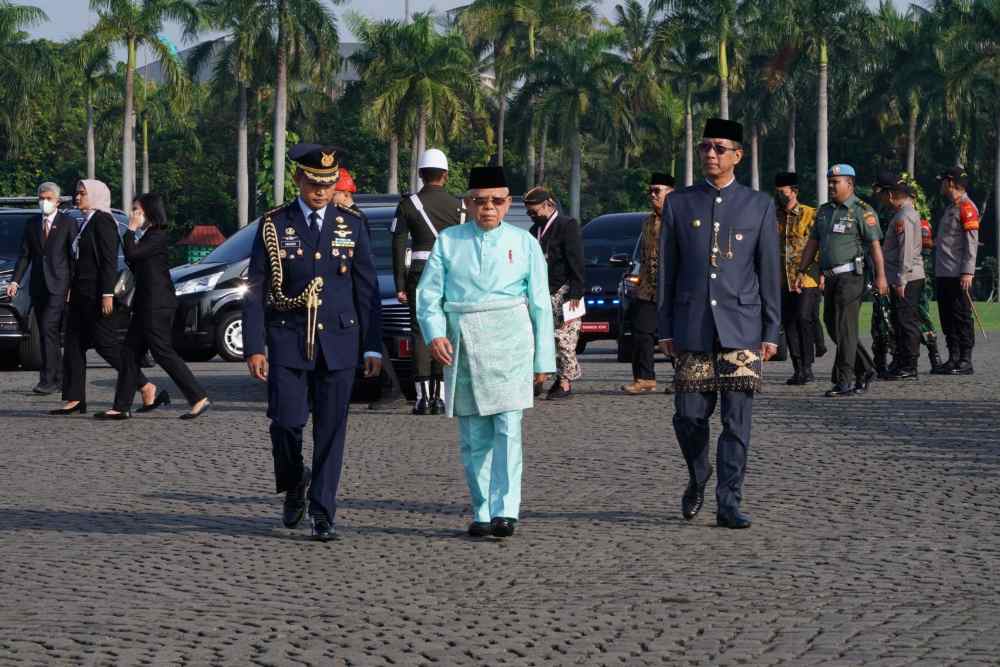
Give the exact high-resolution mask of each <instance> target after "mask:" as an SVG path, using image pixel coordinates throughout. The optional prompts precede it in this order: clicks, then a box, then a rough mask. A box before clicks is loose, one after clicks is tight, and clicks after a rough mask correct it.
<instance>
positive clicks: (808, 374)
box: [799, 368, 816, 385]
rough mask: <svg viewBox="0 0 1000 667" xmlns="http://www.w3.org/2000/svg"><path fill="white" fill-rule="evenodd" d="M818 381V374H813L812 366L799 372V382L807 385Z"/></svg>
mask: <svg viewBox="0 0 1000 667" xmlns="http://www.w3.org/2000/svg"><path fill="white" fill-rule="evenodd" d="M815 381H816V376H815V375H813V372H812V369H811V368H806V369H804V370H803V371H802V372H800V373H799V384H802V385H806V384H812V383H813V382H815Z"/></svg>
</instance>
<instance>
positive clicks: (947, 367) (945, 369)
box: [931, 359, 958, 375]
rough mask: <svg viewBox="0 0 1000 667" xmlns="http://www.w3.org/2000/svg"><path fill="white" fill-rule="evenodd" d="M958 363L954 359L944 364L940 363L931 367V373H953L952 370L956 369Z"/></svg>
mask: <svg viewBox="0 0 1000 667" xmlns="http://www.w3.org/2000/svg"><path fill="white" fill-rule="evenodd" d="M956 363H958V362H957V361H955V360H954V359H949V360H948V361H946V362H944V363H943V364H938V365H937V366H935V367H934V368H932V369H931V375H951V372H952V371H953V370H955V364H956Z"/></svg>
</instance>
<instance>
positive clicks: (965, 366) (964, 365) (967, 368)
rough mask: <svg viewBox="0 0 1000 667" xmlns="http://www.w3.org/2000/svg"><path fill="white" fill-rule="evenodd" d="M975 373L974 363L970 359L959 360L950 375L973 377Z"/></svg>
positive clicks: (949, 372)
mask: <svg viewBox="0 0 1000 667" xmlns="http://www.w3.org/2000/svg"><path fill="white" fill-rule="evenodd" d="M973 373H975V371H974V370H973V368H972V362H971V361H969V360H968V359H959V360H958V363H956V364H955V367H954V368H952V369H951V370H950V371H948V375H972V374H973Z"/></svg>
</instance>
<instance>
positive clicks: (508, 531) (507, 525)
mask: <svg viewBox="0 0 1000 667" xmlns="http://www.w3.org/2000/svg"><path fill="white" fill-rule="evenodd" d="M515 527H517V519H507V518H504V517H501V516H498V517H496V518H494V519H493V520H492V521H490V533H492V535H493V537H510V536H511V535H513V534H514V528H515Z"/></svg>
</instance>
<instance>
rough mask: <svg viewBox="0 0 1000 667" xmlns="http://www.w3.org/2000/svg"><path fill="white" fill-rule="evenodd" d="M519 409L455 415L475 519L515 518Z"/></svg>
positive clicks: (518, 504) (518, 495)
mask: <svg viewBox="0 0 1000 667" xmlns="http://www.w3.org/2000/svg"><path fill="white" fill-rule="evenodd" d="M523 415H524V412H523V411H522V410H513V411H511V412H501V413H499V414H495V415H487V416H484V417H481V416H479V415H469V416H461V417H459V418H458V440H459V446H460V449H461V453H462V465H463V466H465V480H466V482H468V484H469V493H470V494H471V495H472V511H473V514H474V515H475V521H479V522H483V523H487V522H489V520H490V519H493V518H496V517H504V518H507V519H516V518H518V513H519V512H520V510H521V470H522V458H521V417H522V416H523Z"/></svg>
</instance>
